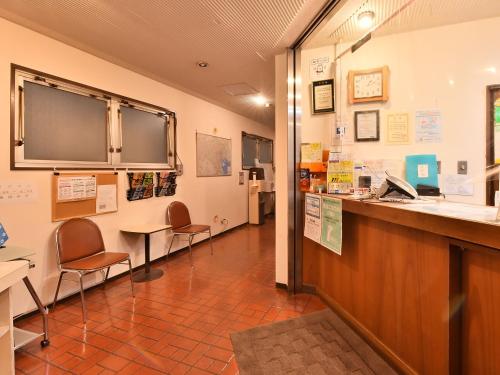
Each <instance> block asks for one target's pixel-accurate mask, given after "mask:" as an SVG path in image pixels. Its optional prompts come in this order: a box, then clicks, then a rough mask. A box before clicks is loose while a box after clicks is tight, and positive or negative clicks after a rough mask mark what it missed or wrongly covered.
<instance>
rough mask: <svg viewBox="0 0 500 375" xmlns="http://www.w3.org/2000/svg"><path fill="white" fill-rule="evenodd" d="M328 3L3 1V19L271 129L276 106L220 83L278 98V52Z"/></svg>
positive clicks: (281, 0)
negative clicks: (243, 86) (227, 89)
mask: <svg viewBox="0 0 500 375" xmlns="http://www.w3.org/2000/svg"><path fill="white" fill-rule="evenodd" d="M325 2H326V0H253V1H245V0H148V1H137V0H109V1H105V0H65V1H63V0H31V1H30V0H3V1H1V2H0V16H1V17H4V18H6V19H8V20H11V21H13V22H16V23H19V24H21V25H24V26H27V27H30V28H32V29H34V30H36V31H39V32H41V33H43V34H46V35H48V36H51V37H53V38H55V39H58V40H61V41H63V42H65V43H67V44H70V45H73V46H75V47H77V48H80V49H82V50H85V51H87V52H90V53H92V54H94V55H96V56H99V57H102V58H105V59H107V60H110V61H112V62H114V63H117V64H120V65H122V66H125V67H127V68H129V69H132V70H134V71H137V72H139V73H141V74H144V75H147V76H149V77H151V78H154V79H156V80H159V81H161V82H164V83H167V84H170V85H172V86H174V87H177V88H180V89H182V90H184V91H186V92H189V93H191V94H194V95H197V96H199V97H202V98H204V99H207V100H209V101H211V102H213V103H216V104H218V105H221V106H223V107H225V108H228V109H230V110H232V111H234V112H237V113H240V114H242V115H244V116H247V117H250V118H252V119H254V120H256V121H259V122H262V123H265V124H269V125H272V124H274V110H273V107H270V108H265V107H258V108H257V107H255V104H254V103H253V101H251V100H250V97H249V96H231V95H228V94H227V93H226V92H225V91H224V90H223V88H222V86H225V85H228V84H235V83H246V84H248V85H249V86H251V87H253V88H255V89H256V90H257V91H259V93H261V94H262V95H264V96H265V97H267V98H269V99H273V98H274V55H275V54H276V53H278V52H281V51H282V50H283V48H285V47H287V43H289V42H290V40H294V39H295V38H296V37H298V35H299V34H300V33H301V32H302V31H303V30H304V28H305V27H306V26H307V24H308V23H309V22H310V20H311V19H312V17H313V16H314V15H315V14H316V13H317V12H318V11H319V10H320V9H321V7H322V6H323V5H324V3H325ZM199 60H204V61H207V62H208V63H209V67H208V68H207V69H200V68H199V67H197V65H196V62H197V61H199ZM51 73H54V74H57V72H51ZM130 95H131V96H133V94H132V93H131V94H130ZM174 110H175V109H174Z"/></svg>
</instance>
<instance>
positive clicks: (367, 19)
mask: <svg viewBox="0 0 500 375" xmlns="http://www.w3.org/2000/svg"><path fill="white" fill-rule="evenodd" d="M374 20H375V13H373V12H372V11H371V10H367V11H365V12H361V13H360V14H359V15H358V25H359V27H361V28H362V29H368V28H370V27H372V26H373V21H374Z"/></svg>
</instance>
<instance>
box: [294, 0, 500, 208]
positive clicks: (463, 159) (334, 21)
mask: <svg viewBox="0 0 500 375" xmlns="http://www.w3.org/2000/svg"><path fill="white" fill-rule="evenodd" d="M499 26H500V2H498V1H496V2H492V1H488V0H477V1H458V0H450V1H431V0H394V1H382V0H366V1H355V0H351V1H346V2H343V3H342V6H337V7H335V8H334V9H333V11H332V12H331V14H329V15H328V16H327V17H326V18H325V19H324V21H323V22H322V24H321V25H319V27H317V28H316V29H315V31H314V32H313V33H312V34H311V35H310V36H309V37H308V38H307V39H306V40H305V41H304V42H303V43H302V44H301V46H300V47H299V48H298V50H297V51H296V52H297V53H296V56H297V61H296V66H298V67H300V70H299V71H297V72H296V76H297V77H300V86H298V89H299V91H298V95H300V100H301V107H300V109H299V110H300V112H301V113H300V116H301V120H300V122H301V123H300V132H301V134H300V138H301V139H300V142H301V143H308V144H309V146H311V145H314V144H315V143H321V145H322V148H323V150H328V151H330V153H329V158H330V160H331V161H332V163H333V162H334V163H336V164H335V165H333V164H332V165H329V167H328V169H329V172H326V171H320V170H318V172H316V173H313V172H312V171H311V180H310V184H311V185H313V186H308V188H307V189H315V188H317V186H321V185H326V186H324V188H325V189H328V190H329V191H330V192H341V193H344V192H349V191H351V192H352V191H354V190H355V189H362V188H366V187H368V186H371V187H372V188H377V187H380V185H381V183H382V182H383V181H385V178H386V173H388V174H390V175H393V176H396V177H399V178H402V179H404V180H406V181H408V182H409V183H410V184H411V185H412V186H413V187H414V188H415V189H417V190H418V192H419V193H420V195H421V196H430V197H431V198H433V199H446V200H449V201H457V202H464V203H472V204H480V205H484V204H493V203H494V202H495V194H496V195H497V196H498V192H497V191H498V168H497V167H496V166H495V163H500V49H499V48H497V46H496V42H495V39H494V35H496V33H497V31H498V28H499ZM332 80H333V81H332ZM331 85H333V88H334V89H333V90H331V89H330V87H331ZM332 96H333V98H332ZM332 99H333V102H334V105H333V106H332V105H331V104H330V103H331V102H332ZM325 108H326V109H327V110H326V111H324V109H325ZM318 110H320V111H319V112H318ZM312 150H314V147H309V149H305V150H303V154H302V156H304V155H306V154H307V156H308V158H310V157H311V155H313V156H314V153H312ZM318 155H319V154H316V157H317V158H319V160H316V161H317V162H322V161H323V160H321V159H322V156H321V155H320V156H318ZM307 161H308V162H314V161H315V160H309V159H308V160H307ZM303 166H304V165H303ZM308 166H309V167H310V165H308ZM331 167H332V168H331ZM322 173H324V175H322ZM328 177H330V178H328ZM325 180H326V181H325ZM315 184H316V186H314V185H315ZM497 202H498V199H497ZM497 204H498V203H497Z"/></svg>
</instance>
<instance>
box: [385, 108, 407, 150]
mask: <svg viewBox="0 0 500 375" xmlns="http://www.w3.org/2000/svg"><path fill="white" fill-rule="evenodd" d="M386 126H387V128H386V142H387V144H391V145H407V144H409V143H410V115H409V113H407V112H400V113H389V114H387V121H386Z"/></svg>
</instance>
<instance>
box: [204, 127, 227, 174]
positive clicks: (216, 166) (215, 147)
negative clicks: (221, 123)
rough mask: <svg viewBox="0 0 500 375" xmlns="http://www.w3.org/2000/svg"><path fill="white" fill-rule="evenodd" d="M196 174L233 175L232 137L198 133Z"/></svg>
mask: <svg viewBox="0 0 500 375" xmlns="http://www.w3.org/2000/svg"><path fill="white" fill-rule="evenodd" d="M196 176H197V177H214V176H231V139H228V138H222V137H216V136H213V135H208V134H203V133H196Z"/></svg>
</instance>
